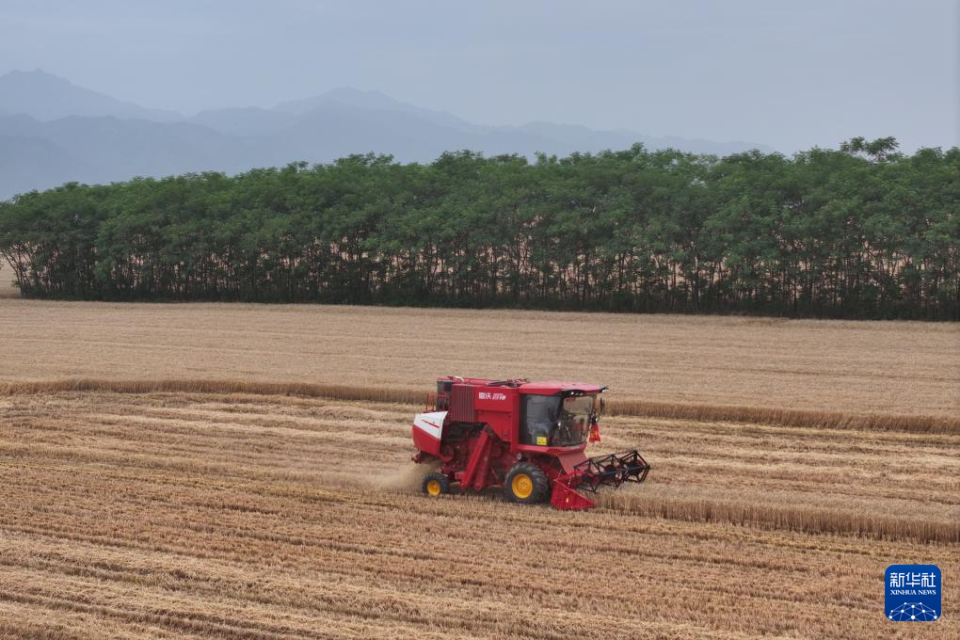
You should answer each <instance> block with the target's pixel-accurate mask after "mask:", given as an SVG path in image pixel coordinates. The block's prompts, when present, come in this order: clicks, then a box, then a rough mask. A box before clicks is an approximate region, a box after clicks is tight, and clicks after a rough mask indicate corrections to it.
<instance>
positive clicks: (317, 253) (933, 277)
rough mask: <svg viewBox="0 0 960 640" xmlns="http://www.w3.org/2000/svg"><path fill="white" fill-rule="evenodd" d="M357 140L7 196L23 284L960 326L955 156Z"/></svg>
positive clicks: (30, 291) (7, 245) (2, 211)
mask: <svg viewBox="0 0 960 640" xmlns="http://www.w3.org/2000/svg"><path fill="white" fill-rule="evenodd" d="M896 149H897V143H896V141H895V140H894V139H892V138H883V139H879V140H874V141H866V140H864V139H862V138H855V139H853V140H850V141H848V142H845V143H844V144H843V145H841V147H840V149H839V150H826V149H819V148H815V149H812V150H809V151H805V152H801V153H797V154H795V155H794V156H792V157H785V156H783V155H780V154H776V153H770V154H764V153H760V152H757V151H753V152H749V153H740V154H734V155H729V156H726V157H723V158H717V157H714V156H705V155H693V154H687V153H681V152H678V151H674V150H665V151H649V150H646V149H644V148H643V146H642V145H639V144H638V145H635V146H633V147H632V148H631V149H629V150H625V151H607V152H602V153H598V154H573V155H570V156H569V157H564V158H557V157H553V156H550V157H547V156H540V157H538V158H537V159H536V160H535V161H528V160H527V159H525V158H523V157H519V156H515V155H509V156H498V157H491V158H485V157H483V156H481V155H479V154H475V153H471V152H468V151H463V152H456V153H446V154H444V155H442V156H441V157H440V158H438V159H437V160H436V161H434V162H433V163H431V164H400V163H396V162H394V161H393V160H392V158H391V157H389V156H378V155H372V154H368V155H356V156H350V157H347V158H343V159H341V160H338V161H336V162H333V163H331V164H322V165H314V166H310V165H308V164H307V163H293V164H290V165H288V166H286V167H284V168H279V169H256V170H252V171H249V172H247V173H243V174H240V175H237V176H226V175H223V174H220V173H199V174H187V175H181V176H175V177H169V178H163V179H149V178H137V179H134V180H130V181H128V182H120V183H114V184H110V185H89V186H88V185H81V184H76V183H70V184H66V185H64V186H61V187H58V188H56V189H50V190H47V191H43V192H30V193H26V194H23V195H19V196H17V197H15V198H13V199H11V200H9V201H6V202H0V256H2V257H3V258H5V259H6V261H7V262H8V263H9V265H10V266H11V267H12V270H13V276H14V278H15V282H16V285H17V286H18V287H19V288H20V291H21V293H22V295H24V296H27V297H37V298H70V299H88V300H181V301H187V300H223V301H250V302H324V303H356V304H405V305H451V306H472V307H479V306H504V307H529V308H550V309H585V310H594V309H595V310H608V311H636V312H675V313H688V312H690V313H742V314H764V315H780V316H789V317H838V318H917V319H952V320H958V319H960V208H958V203H960V149H958V148H956V147H954V148H951V149H949V150H947V151H942V150H941V149H939V148H925V149H920V150H918V151H916V152H915V153H913V154H912V155H906V154H902V153H898V152H897V151H896Z"/></svg>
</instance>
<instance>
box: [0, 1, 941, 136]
mask: <svg viewBox="0 0 960 640" xmlns="http://www.w3.org/2000/svg"><path fill="white" fill-rule="evenodd" d="M958 59H960V0H913V1H899V0H898V1H888V0H887V1H885V0H872V1H868V0H849V1H844V0H833V1H822V0H793V1H790V2H782V1H776V0H749V1H737V0H726V1H720V0H716V1H713V2H707V1H693V0H679V1H678V0H670V1H641V0H633V1H630V0H624V1H620V0H609V1H604V0H591V1H585V0H579V1H557V0H554V1H524V0H509V1H501V0H483V1H482V2H481V1H476V0H474V1H473V2H466V1H456V0H445V1H444V0H436V1H400V0H394V1H382V2H372V1H358V0H351V1H349V2H347V1H346V0H344V1H342V2H323V1H320V0H312V1H311V0H272V1H269V2H268V1H262V2H255V1H253V0H231V1H227V0H164V1H155V0H154V1H146V0H144V1H139V0H85V1H83V2H76V1H75V0H73V1H71V0H49V1H44V0H0V73H5V72H6V71H9V70H11V69H22V70H32V69H34V68H36V67H40V68H42V69H44V70H46V71H49V72H51V73H55V74H57V75H60V76H63V77H66V78H68V79H69V80H72V81H73V82H75V83H77V84H80V85H83V86H86V87H89V88H91V89H95V90H97V91H102V92H104V93H108V94H110V95H113V96H115V97H118V98H121V99H124V100H131V101H133V102H137V103H140V104H143V105H146V106H156V107H164V108H170V109H175V110H178V111H181V112H185V113H188V114H189V113H193V112H196V111H198V110H201V109H206V108H217V107H223V106H250V105H257V106H272V105H273V104H275V103H276V102H279V101H282V100H286V99H291V98H297V97H305V96H309V95H313V94H317V93H321V92H323V91H325V90H328V89H331V88H334V87H338V86H354V87H358V88H361V89H380V90H382V91H384V92H386V93H388V94H390V95H391V96H393V97H395V98H397V99H400V100H404V101H407V102H413V103H415V104H419V105H422V106H426V107H431V108H437V109H443V110H447V111H450V112H451V113H455V114H457V115H460V116H462V117H464V118H466V119H468V120H471V121H474V122H478V123H483V124H521V123H523V122H527V121H531V120H549V121H556V122H573V123H581V124H586V125H589V126H592V127H598V128H617V127H624V128H629V129H633V130H636V131H639V132H642V133H646V134H651V135H678V136H684V137H703V138H709V139H713V140H747V141H751V142H759V143H765V144H769V145H772V146H774V147H776V148H778V149H780V150H783V151H788V152H789V151H793V150H795V149H798V148H807V147H810V146H813V145H821V146H836V144H837V143H838V142H839V141H840V140H843V139H846V138H850V137H852V136H856V135H864V136H867V137H876V136H884V135H895V136H897V137H898V138H899V139H900V140H901V142H902V143H903V146H904V148H905V149H907V150H912V149H913V148H915V147H917V146H951V145H954V144H960V79H958V76H960V62H958Z"/></svg>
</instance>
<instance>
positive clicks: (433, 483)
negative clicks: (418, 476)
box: [420, 471, 450, 498]
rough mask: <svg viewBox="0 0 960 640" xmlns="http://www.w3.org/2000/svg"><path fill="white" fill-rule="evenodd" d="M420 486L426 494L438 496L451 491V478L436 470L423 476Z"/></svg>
mask: <svg viewBox="0 0 960 640" xmlns="http://www.w3.org/2000/svg"><path fill="white" fill-rule="evenodd" d="M420 488H421V489H422V490H423V492H424V493H425V494H426V495H428V496H430V497H431V498H436V497H437V496H439V495H442V494H444V493H450V479H449V478H447V476H445V475H444V474H442V473H440V472H439V471H434V472H433V473H428V474H427V475H425V476H424V477H423V484H422V485H420Z"/></svg>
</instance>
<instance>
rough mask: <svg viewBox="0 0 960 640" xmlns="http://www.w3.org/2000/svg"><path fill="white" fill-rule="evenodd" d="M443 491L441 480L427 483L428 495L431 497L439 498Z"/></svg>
mask: <svg viewBox="0 0 960 640" xmlns="http://www.w3.org/2000/svg"><path fill="white" fill-rule="evenodd" d="M441 491H443V487H441V486H440V481H439V480H431V481H430V482H428V483H427V493H429V494H430V495H432V496H438V495H440V492H441Z"/></svg>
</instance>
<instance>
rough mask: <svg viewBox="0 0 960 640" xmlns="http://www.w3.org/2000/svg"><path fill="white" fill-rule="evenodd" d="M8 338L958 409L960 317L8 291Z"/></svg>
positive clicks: (947, 412) (94, 364)
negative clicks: (857, 318)
mask: <svg viewBox="0 0 960 640" xmlns="http://www.w3.org/2000/svg"><path fill="white" fill-rule="evenodd" d="M0 340H2V342H0V382H2V381H13V382H23V381H35V380H51V379H64V378H71V379H76V378H80V379H104V378H108V379H114V380H157V379H165V380H207V381H210V380H223V381H244V382H255V381H259V382H282V383H321V384H343V385H353V386H362V387H365V388H370V387H373V388H400V389H404V390H406V391H409V392H415V393H426V392H427V391H429V389H430V387H431V385H433V383H434V380H436V377H437V376H439V375H465V376H480V377H483V376H489V377H494V378H498V377H529V378H540V379H544V378H547V379H556V378H563V379H572V380H585V381H591V382H598V383H602V384H608V385H610V387H611V392H610V398H611V399H634V400H643V401H645V402H660V403H670V404H676V405H681V406H685V407H687V406H696V405H705V406H716V407H727V408H730V407H734V408H775V409H796V410H805V411H823V412H830V413H843V414H883V415H890V414H894V415H924V416H947V417H952V418H960V392H958V389H960V326H958V325H956V324H932V323H914V322H827V321H807V320H802V321H800V320H777V319H769V318H759V319H758V318H722V317H691V316H658V315H611V314H585V313H546V312H527V311H504V310H490V311H475V310H438V309H408V308H379V307H349V306H341V307H329V306H314V305H277V306H270V305H242V304H127V305H124V304H102V303H89V302H77V303H67V302H43V301H28V300H20V299H2V300H0Z"/></svg>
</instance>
